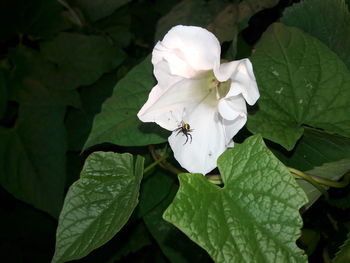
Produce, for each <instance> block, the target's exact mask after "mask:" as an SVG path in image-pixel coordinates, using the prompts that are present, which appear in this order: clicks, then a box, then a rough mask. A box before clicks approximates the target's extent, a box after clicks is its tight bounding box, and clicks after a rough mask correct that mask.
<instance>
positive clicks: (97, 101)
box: [66, 73, 118, 151]
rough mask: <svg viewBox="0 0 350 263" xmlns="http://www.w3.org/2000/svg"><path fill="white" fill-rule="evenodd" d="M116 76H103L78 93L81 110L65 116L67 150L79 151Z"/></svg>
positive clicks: (72, 111)
mask: <svg viewBox="0 0 350 263" xmlns="http://www.w3.org/2000/svg"><path fill="white" fill-rule="evenodd" d="M117 79H118V78H117V74H115V73H113V74H105V75H103V76H102V77H101V78H100V79H99V80H98V81H96V82H95V83H94V84H92V85H90V86H87V87H83V88H82V89H81V91H80V97H81V102H82V107H81V109H71V110H70V111H69V113H68V115H67V119H66V127H67V134H68V147H69V150H75V151H81V150H82V149H83V146H84V143H85V142H86V140H87V138H88V136H89V133H90V131H91V127H92V122H93V119H94V117H95V115H96V114H97V113H99V112H100V110H101V106H102V103H103V102H104V101H105V100H106V99H107V98H108V97H110V96H111V94H112V91H113V88H114V86H115V83H116V81H117Z"/></svg>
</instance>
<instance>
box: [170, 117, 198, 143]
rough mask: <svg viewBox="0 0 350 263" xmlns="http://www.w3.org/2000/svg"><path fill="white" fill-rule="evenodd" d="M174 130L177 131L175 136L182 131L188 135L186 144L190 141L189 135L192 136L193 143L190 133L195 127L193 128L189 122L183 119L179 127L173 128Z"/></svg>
mask: <svg viewBox="0 0 350 263" xmlns="http://www.w3.org/2000/svg"><path fill="white" fill-rule="evenodd" d="M173 132H177V133H176V135H175V136H177V135H179V134H180V133H183V134H184V135H185V136H186V141H185V143H184V145H185V144H186V143H187V142H188V137H190V139H191V141H190V143H192V134H190V132H193V129H191V127H190V125H189V124H188V123H185V122H184V121H181V124H180V125H179V127H178V128H176V129H175V130H173Z"/></svg>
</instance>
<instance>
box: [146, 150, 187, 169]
mask: <svg viewBox="0 0 350 263" xmlns="http://www.w3.org/2000/svg"><path fill="white" fill-rule="evenodd" d="M148 149H149V151H150V152H151V155H152V157H153V159H154V160H155V161H157V160H159V159H161V158H162V156H159V155H158V154H157V153H156V151H155V148H154V145H149V146H148ZM167 157H168V156H167ZM159 165H160V166H161V167H162V168H164V169H166V170H168V171H170V172H172V173H173V174H176V175H177V174H180V173H185V171H182V170H180V169H177V168H176V167H174V166H173V165H172V164H171V163H169V162H166V161H165V159H162V160H161V161H160V162H159Z"/></svg>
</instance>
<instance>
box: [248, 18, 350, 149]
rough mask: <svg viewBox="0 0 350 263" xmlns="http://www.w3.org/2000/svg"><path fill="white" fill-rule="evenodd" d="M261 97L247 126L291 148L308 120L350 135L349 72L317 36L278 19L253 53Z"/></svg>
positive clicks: (310, 124)
mask: <svg viewBox="0 0 350 263" xmlns="http://www.w3.org/2000/svg"><path fill="white" fill-rule="evenodd" d="M252 62H253V66H254V72H255V76H256V78H257V82H258V86H259V90H260V93H261V97H260V99H259V102H258V108H259V109H258V111H257V113H256V114H255V115H253V116H250V118H249V120H248V129H249V130H250V131H251V132H253V133H254V134H255V133H261V134H262V135H263V137H264V138H267V139H269V140H272V141H274V142H276V143H279V144H281V145H282V146H283V147H285V148H286V149H288V150H291V149H292V148H293V147H294V145H295V143H296V141H297V140H298V139H299V138H300V137H301V136H302V134H303V131H304V128H303V125H309V126H312V127H316V128H322V129H324V130H326V131H328V132H330V133H338V134H340V135H344V136H350V101H349V100H348V99H347V98H349V97H350V88H349V86H350V74H349V71H348V69H347V68H346V66H345V65H344V63H343V62H342V61H341V60H340V59H339V58H338V56H337V55H336V54H334V53H333V52H332V51H331V50H329V49H328V48H327V47H326V46H325V45H323V44H322V43H321V42H320V41H318V40H317V39H315V38H313V37H311V36H309V35H307V34H305V33H303V32H302V31H301V30H299V29H297V28H292V27H287V26H284V25H282V24H278V23H276V24H273V25H272V26H270V28H269V29H268V30H267V31H266V32H265V33H264V35H263V36H262V38H261V40H260V42H259V43H258V44H257V46H256V52H255V54H254V56H253V58H252Z"/></svg>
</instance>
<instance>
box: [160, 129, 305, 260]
mask: <svg viewBox="0 0 350 263" xmlns="http://www.w3.org/2000/svg"><path fill="white" fill-rule="evenodd" d="M218 167H219V170H220V172H221V176H222V178H223V181H224V184H225V186H224V187H223V188H220V187H218V186H216V185H213V184H211V183H209V182H208V181H207V179H205V177H203V176H202V175H200V174H180V175H179V180H180V189H179V191H178V193H177V195H176V197H175V199H174V201H173V203H172V204H171V205H170V206H169V208H168V209H167V210H166V211H165V213H164V215H163V217H164V219H165V220H167V221H169V222H171V223H173V224H174V225H175V226H177V227H178V228H179V229H180V230H181V231H183V232H184V233H185V234H186V235H187V236H189V237H190V238H191V239H192V240H193V241H195V242H196V243H197V244H199V245H200V246H201V247H203V248H204V249H205V250H206V251H207V252H208V253H209V254H210V255H211V257H212V258H213V259H214V260H215V261H216V262H306V256H305V255H304V254H303V252H302V250H300V249H299V248H298V247H297V246H296V244H295V241H296V239H297V238H298V236H300V228H301V226H302V220H301V217H300V215H299V209H300V207H301V206H302V205H304V204H305V203H306V202H307V199H306V196H305V194H304V192H303V191H302V190H301V189H300V188H299V187H298V186H297V184H296V182H295V180H294V178H293V177H292V176H291V175H290V173H289V172H288V170H287V169H286V168H285V166H284V165H283V164H281V163H280V162H279V161H278V160H277V159H276V157H275V156H274V155H273V154H272V153H271V152H270V151H269V150H268V148H267V147H266V146H265V145H264V143H263V141H262V138H261V137H260V136H252V137H250V138H248V139H247V140H246V141H245V142H244V143H243V144H241V145H236V146H235V147H234V148H233V149H231V150H227V151H226V152H225V153H224V154H223V155H222V156H220V157H219V160H218Z"/></svg>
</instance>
